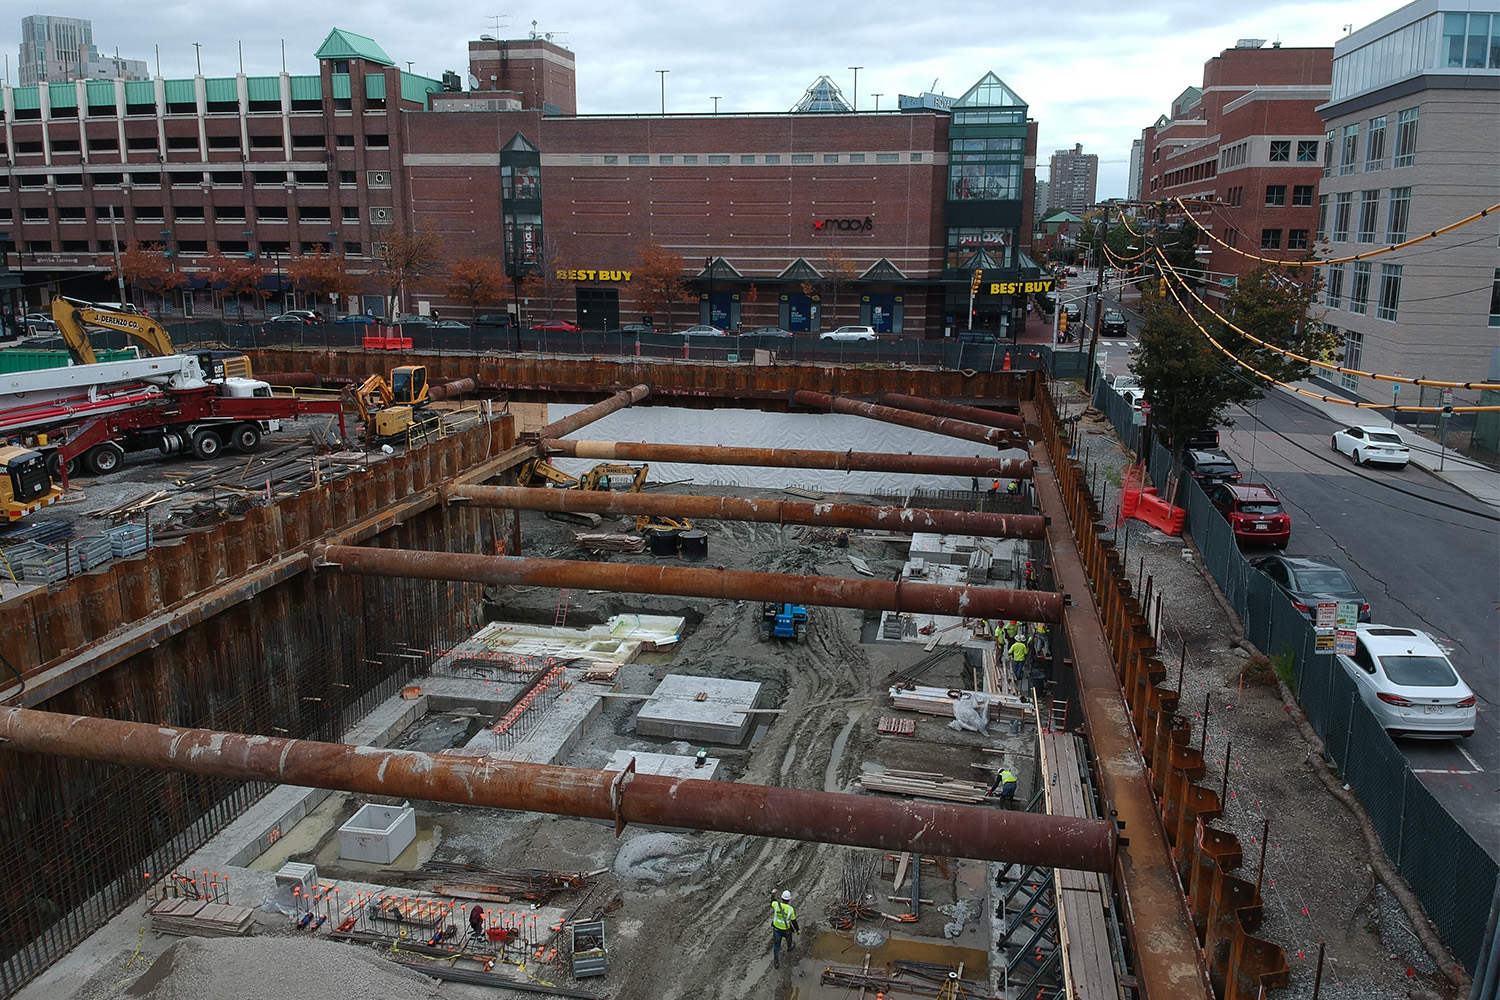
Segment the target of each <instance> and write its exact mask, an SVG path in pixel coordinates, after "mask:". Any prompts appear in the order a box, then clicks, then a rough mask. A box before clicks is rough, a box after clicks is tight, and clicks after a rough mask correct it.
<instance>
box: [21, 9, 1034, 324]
mask: <svg viewBox="0 0 1500 1000" xmlns="http://www.w3.org/2000/svg"><path fill="white" fill-rule="evenodd" d="M469 49H470V59H471V63H470V77H471V79H470V80H469V81H468V84H469V86H468V87H467V88H465V87H464V86H463V81H460V80H459V79H458V78H457V75H456V74H445V79H443V80H434V79H429V78H426V77H421V76H417V75H414V74H411V73H405V72H401V71H400V70H399V69H398V68H397V67H396V65H395V64H394V62H393V61H392V60H391V59H390V57H389V56H387V55H386V54H385V52H384V51H383V50H382V49H381V48H380V46H379V45H378V44H376V43H375V42H374V41H373V40H371V39H368V38H364V37H362V36H359V35H355V34H353V33H351V32H346V31H341V30H335V31H333V32H332V33H331V34H330V35H329V36H328V38H327V39H326V40H325V42H324V43H323V45H322V46H321V47H320V48H319V50H318V53H317V58H318V60H319V72H318V75H316V76H310V75H309V76H294V75H289V74H286V73H283V74H281V75H279V76H276V77H246V76H243V75H241V76H238V77H227V78H208V79H205V78H203V77H197V78H194V79H189V80H163V79H160V78H158V79H154V80H146V81H87V82H79V83H77V84H67V85H65V86H63V87H59V86H57V85H54V86H51V87H46V86H44V87H41V88H35V87H33V88H20V87H4V88H0V96H3V114H4V122H3V140H0V141H3V149H0V158H3V163H4V170H3V171H0V179H3V182H4V186H3V187H0V233H3V234H4V235H3V236H0V239H8V240H9V241H10V243H11V244H12V249H11V251H10V252H8V253H7V254H6V255H5V261H6V262H7V263H9V264H11V265H13V266H15V267H16V268H17V269H18V270H22V271H25V272H27V274H26V276H25V278H24V280H23V281H22V282H21V284H23V285H26V286H28V290H27V295H26V302H25V305H28V306H29V307H31V308H36V307H38V306H39V305H41V303H42V301H43V300H44V298H45V295H46V294H47V292H48V287H47V286H48V285H60V287H62V288H63V290H64V292H65V293H67V294H71V295H76V296H78V297H82V298H88V297H100V298H114V297H116V296H115V294H114V293H113V292H112V291H109V292H106V289H109V288H110V285H109V283H108V278H107V272H108V269H109V267H110V266H111V254H112V252H113V250H114V248H115V246H116V241H117V240H118V242H119V243H120V244H124V243H126V242H128V241H137V242H140V243H148V244H161V245H164V246H165V247H166V248H167V249H169V250H170V251H172V253H173V254H174V260H175V261H176V262H177V265H178V266H179V267H180V269H181V270H182V271H184V272H186V273H188V274H190V275H192V276H193V283H192V285H190V287H189V288H187V289H186V290H185V292H184V293H181V294H179V296H178V299H177V302H176V307H177V309H180V310H182V311H184V312H188V313H192V312H194V311H197V312H199V313H201V312H202V311H203V309H204V307H205V306H206V305H207V304H208V303H209V301H210V300H211V296H210V295H209V294H207V293H206V292H205V291H204V290H203V285H204V283H205V282H204V280H203V270H204V269H203V265H202V261H201V258H202V256H203V255H205V254H209V253H212V252H215V251H219V252H222V253H225V254H251V255H257V256H259V257H260V258H262V259H264V260H266V261H267V262H268V263H270V264H272V265H274V267H275V269H276V272H277V273H276V277H275V279H274V280H275V282H276V283H277V285H278V286H281V287H283V288H284V287H285V282H284V280H283V277H282V275H281V269H282V266H283V264H284V263H285V260H286V259H287V257H288V256H289V255H292V254H299V253H310V252H314V251H315V250H317V249H319V248H328V249H330V250H332V251H333V252H335V253H339V254H343V255H345V256H346V257H347V259H348V266H349V269H350V270H351V271H352V272H354V273H355V274H356V275H359V276H362V278H363V280H364V281H365V287H364V289H363V296H362V298H361V300H360V301H359V303H357V305H358V306H359V307H360V308H361V309H364V310H367V311H372V312H377V313H378V312H382V311H383V310H384V308H385V301H384V292H385V291H386V289H385V288H384V287H383V286H384V284H385V283H384V281H383V280H382V276H381V275H379V274H378V273H376V272H377V271H378V262H377V261H376V260H375V259H374V258H373V253H374V248H375V245H376V243H377V241H379V240H380V239H381V235H382V233H383V232H385V231H387V230H388V227H397V228H402V229H404V228H408V227H410V226H412V225H413V224H414V223H415V221H416V220H419V219H420V220H423V221H424V222H425V223H426V224H429V225H431V226H432V227H433V228H435V229H436V230H438V232H440V233H441V235H442V236H443V237H444V239H445V256H446V257H447V258H449V259H455V258H457V257H460V256H465V255H483V256H491V257H495V258H498V259H500V260H502V261H504V262H505V264H506V266H507V269H508V271H510V272H513V273H523V274H524V273H541V272H544V273H546V274H547V275H548V276H549V279H550V280H560V281H563V282H565V283H566V285H567V288H568V291H569V292H570V293H571V294H570V295H568V296H566V297H565V301H563V302H562V303H561V305H560V306H555V308H553V309H549V311H555V313H556V315H559V316H567V317H569V318H576V319H577V320H578V321H580V322H582V323H584V324H585V325H586V326H588V327H591V328H601V327H604V328H607V327H611V326H614V325H617V324H619V323H622V322H631V321H635V320H638V319H639V318H640V316H641V314H642V313H644V312H645V311H646V310H645V308H644V307H643V305H642V303H641V302H640V301H639V297H638V296H637V295H636V293H635V291H634V286H633V284H632V280H631V278H633V276H634V274H633V272H634V271H635V270H636V268H637V265H638V263H639V260H640V248H641V247H642V246H643V245H645V244H647V243H656V244H659V245H661V246H663V247H664V248H666V249H668V250H670V251H673V252H675V253H678V254H680V255H681V256H682V257H683V258H684V260H685V262H686V267H685V269H684V278H686V279H687V280H688V283H689V288H690V294H689V303H688V304H687V305H685V306H684V307H682V308H680V309H678V310H676V311H675V313H674V316H673V317H672V319H673V320H674V321H675V324H676V325H677V326H679V327H680V326H683V325H687V324H688V323H691V322H698V321H703V322H709V321H713V322H715V323H717V324H718V325H721V326H731V327H735V328H738V329H751V328H754V327H758V326H772V325H775V326H781V327H783V328H786V329H791V330H793V331H797V332H801V331H807V332H809V333H815V332H818V331H820V330H826V329H830V328H831V327H833V326H835V325H839V324H850V323H863V324H868V325H872V326H875V327H876V328H877V330H879V331H881V332H882V333H889V334H893V335H895V334H901V335H906V336H942V335H944V334H947V333H952V332H956V331H957V330H960V329H963V328H965V327H966V326H967V325H968V324H969V322H970V317H969V309H970V295H969V289H970V284H971V279H972V277H973V273H974V271H975V270H982V271H983V273H984V276H985V280H984V282H983V285H982V287H981V288H980V291H979V294H978V295H977V296H975V298H974V303H973V304H974V320H973V322H974V325H975V326H977V327H979V328H983V329H987V330H990V331H993V332H996V333H1000V334H1006V335H1008V334H1013V333H1014V331H1015V330H1016V329H1017V327H1018V326H1019V325H1021V324H1023V323H1024V322H1025V317H1026V310H1025V303H1026V299H1027V297H1028V293H1027V292H1026V291H1025V285H1024V284H1022V285H1021V286H1020V290H1016V289H1015V287H1014V283H1016V282H1025V281H1027V280H1032V279H1040V274H1039V272H1038V271H1037V270H1036V269H1035V265H1034V264H1033V263H1032V262H1031V260H1030V258H1029V256H1028V253H1027V251H1028V249H1029V242H1030V234H1031V222H1030V220H1031V217H1032V212H1033V202H1034V196H1035V165H1036V131H1037V126H1036V123H1035V122H1034V121H1031V120H1030V119H1029V118H1028V117H1027V108H1026V106H1025V104H1024V102H1022V101H1021V100H1020V98H1018V97H1017V96H1016V95H1015V94H1013V93H1012V92H1010V91H1009V89H1008V88H1006V87H1005V86H1004V84H1003V83H1001V82H1000V81H999V79H998V78H996V77H994V76H993V74H987V75H986V76H985V77H984V78H983V79H982V80H981V81H979V82H978V83H976V84H975V86H974V87H973V88H971V89H970V91H969V93H967V94H966V95H965V96H964V97H963V98H960V99H959V100H958V101H956V102H952V106H951V107H943V108H934V107H931V106H927V105H925V104H924V103H923V102H910V104H909V106H908V107H907V109H905V110H901V111H892V112H883V113H880V112H877V113H871V112H864V113H858V114H856V113H853V112H849V113H802V114H794V113H780V114H739V115H728V114H726V115H720V116H708V115H703V116H699V115H671V116H667V115H656V114H650V115H630V116H624V115H619V116H577V115H576V114H574V112H575V110H576V105H577V94H576V85H575V80H576V77H575V73H574V63H573V54H572V53H570V52H568V51H567V50H565V49H562V48H561V47H560V46H557V45H554V44H552V43H551V42H549V41H546V40H544V39H523V40H517V41H494V40H490V39H481V40H479V41H476V42H472V43H470V46H469ZM112 221H113V227H112V226H111V222H112ZM627 274H629V275H630V277H627V276H626V275H627ZM444 284H445V281H444V278H443V276H442V275H426V276H424V277H423V279H422V280H421V281H419V282H417V283H416V285H415V287H414V288H412V289H410V290H409V294H408V296H407V298H406V300H405V301H404V302H402V303H399V304H398V306H397V308H398V309H399V308H404V309H406V310H408V311H412V312H417V311H427V310H428V309H429V308H432V307H443V308H445V309H446V308H449V303H448V302H447V301H446V300H445V297H444V295H445V293H444ZM193 285H196V286H197V287H196V288H195V287H193ZM710 296H711V298H712V301H711V302H710ZM283 298H284V299H285V300H286V302H287V304H291V303H292V302H294V301H295V299H296V291H295V289H292V290H290V293H289V294H287V295H283V296H280V297H273V300H272V303H271V305H270V308H271V309H272V310H273V311H274V310H275V309H276V308H278V307H279V306H280V305H281V304H282V301H281V300H282V299H283ZM454 310H455V311H456V307H454ZM535 316H536V312H535V310H532V312H531V313H530V314H528V315H527V316H526V318H527V319H531V318H535ZM655 318H656V319H657V321H658V322H662V321H663V319H664V317H661V316H657V317H655Z"/></svg>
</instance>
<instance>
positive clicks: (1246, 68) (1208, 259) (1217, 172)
mask: <svg viewBox="0 0 1500 1000" xmlns="http://www.w3.org/2000/svg"><path fill="white" fill-rule="evenodd" d="M1261 44H1263V43H1260V42H1259V40H1250V41H1248V42H1242V43H1241V44H1240V46H1237V47H1235V48H1232V49H1226V50H1224V51H1223V52H1222V53H1220V54H1219V55H1217V56H1215V57H1214V58H1212V59H1210V60H1209V61H1208V62H1207V63H1206V64H1205V65H1204V68H1203V86H1202V87H1201V88H1189V89H1188V90H1187V91H1185V92H1184V94H1183V96H1182V97H1181V98H1179V100H1178V102H1177V103H1174V105H1173V115H1172V117H1171V118H1164V119H1162V120H1159V121H1158V122H1157V124H1156V125H1155V126H1153V127H1152V128H1148V129H1146V130H1145V132H1144V133H1142V138H1143V141H1144V147H1143V150H1142V154H1143V155H1142V168H1143V177H1142V184H1141V197H1142V198H1144V199H1147V200H1150V201H1163V200H1170V199H1173V198H1181V199H1183V200H1184V201H1185V202H1188V203H1189V208H1190V209H1192V211H1193V219H1194V222H1195V223H1196V224H1197V225H1199V226H1200V227H1201V228H1203V229H1205V230H1208V231H1209V232H1212V233H1213V234H1214V235H1215V236H1217V237H1218V238H1219V239H1221V240H1223V241H1224V242H1225V243H1227V244H1229V246H1231V247H1234V248H1236V249H1239V250H1243V251H1245V252H1246V253H1250V254H1261V255H1263V256H1266V257H1273V258H1277V259H1282V258H1285V259H1291V258H1295V257H1297V256H1300V255H1303V254H1306V253H1309V252H1311V250H1312V248H1313V241H1314V239H1315V232H1316V229H1317V185H1318V181H1319V180H1320V179H1321V178H1322V175H1323V170H1322V154H1323V124H1322V120H1321V119H1320V118H1319V117H1318V113H1317V107H1318V105H1319V104H1321V103H1323V102H1324V101H1326V100H1327V99H1328V93H1329V82H1330V79H1331V74H1332V68H1331V67H1332V58H1333V50H1332V49H1326V48H1308V49H1301V48H1298V49H1292V48H1280V47H1278V46H1273V47H1271V48H1262V47H1260V45H1261ZM1194 202H1196V203H1197V204H1193V203H1194ZM1180 215H1181V212H1180V211H1178V210H1177V209H1176V206H1175V205H1171V204H1169V206H1168V217H1169V218H1171V217H1175V216H1180ZM1205 242H1207V241H1205ZM1207 245H1208V246H1210V247H1212V253H1211V254H1209V255H1207V256H1205V257H1203V258H1202V260H1203V261H1204V264H1203V266H1204V270H1205V271H1206V272H1207V274H1206V275H1205V277H1207V278H1209V279H1211V280H1209V281H1208V282H1207V287H1208V288H1209V290H1210V293H1211V294H1222V292H1223V290H1224V289H1225V288H1227V287H1229V286H1230V285H1232V284H1233V281H1234V279H1235V278H1236V277H1237V276H1238V275H1241V274H1244V273H1246V272H1248V271H1250V270H1252V269H1253V268H1254V266H1255V262H1254V261H1252V260H1250V259H1249V258H1248V257H1246V256H1243V255H1241V254H1239V253H1235V252H1232V251H1229V250H1224V249H1222V248H1220V247H1217V246H1214V245H1213V244H1212V243H1207Z"/></svg>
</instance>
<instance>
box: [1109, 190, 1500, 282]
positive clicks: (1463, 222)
mask: <svg viewBox="0 0 1500 1000" xmlns="http://www.w3.org/2000/svg"><path fill="white" fill-rule="evenodd" d="M1172 200H1173V201H1175V202H1176V203H1177V207H1178V208H1180V209H1182V211H1183V213H1184V214H1185V215H1187V217H1188V218H1190V219H1191V218H1193V213H1192V210H1190V209H1189V208H1188V207H1187V205H1185V204H1183V201H1182V199H1181V198H1174V199H1172ZM1497 210H1500V204H1495V205H1491V206H1490V207H1489V208H1486V209H1481V210H1480V211H1478V212H1475V213H1474V214H1473V215H1471V216H1469V217H1468V218H1466V219H1460V220H1458V221H1457V222H1453V223H1450V224H1448V225H1446V226H1443V227H1442V228H1441V229H1434V230H1433V231H1432V232H1430V233H1426V234H1424V235H1422V236H1414V237H1412V238H1411V239H1409V240H1403V241H1402V242H1400V243H1391V244H1388V245H1386V246H1383V247H1377V248H1376V249H1374V250H1368V251H1366V252H1364V253H1357V254H1354V255H1353V256H1352V257H1337V258H1333V259H1330V260H1284V259H1278V258H1275V257H1262V256H1260V255H1259V254H1254V253H1248V252H1246V251H1244V250H1241V249H1239V248H1238V247H1232V246H1230V245H1229V244H1228V243H1225V242H1224V241H1223V240H1221V239H1219V237H1217V236H1215V235H1214V234H1213V233H1212V232H1210V231H1209V230H1207V229H1204V228H1203V227H1201V226H1200V227H1199V229H1200V231H1202V233H1203V234H1204V235H1205V236H1207V237H1208V238H1209V239H1211V240H1213V241H1214V243H1216V244H1218V245H1219V246H1221V247H1223V248H1224V249H1225V250H1228V251H1229V252H1230V253H1233V254H1238V255H1239V256H1241V257H1245V258H1248V259H1249V260H1254V261H1259V262H1260V263H1262V264H1279V265H1280V266H1282V267H1326V266H1327V265H1329V264H1347V263H1349V262H1350V261H1358V260H1368V259H1369V258H1371V257H1379V256H1381V255H1382V254H1388V253H1394V252H1395V251H1397V250H1403V249H1405V248H1406V247H1409V246H1415V245H1416V244H1418V243H1425V242H1427V241H1428V240H1431V239H1436V238H1437V237H1439V236H1442V235H1443V234H1444V233H1448V232H1452V231H1453V230H1455V229H1458V228H1459V227H1461V226H1467V225H1468V224H1469V223H1471V222H1477V221H1478V220H1480V219H1483V218H1487V217H1488V216H1489V215H1490V214H1491V213H1493V212H1495V211H1497ZM1122 214H1123V213H1122ZM1195 221H1196V220H1195Z"/></svg>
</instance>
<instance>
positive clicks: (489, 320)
mask: <svg viewBox="0 0 1500 1000" xmlns="http://www.w3.org/2000/svg"><path fill="white" fill-rule="evenodd" d="M474 325H475V326H488V327H499V326H515V325H516V318H515V316H513V315H511V314H510V313H485V314H484V315H483V316H480V317H479V318H478V319H476V320H475V321H474Z"/></svg>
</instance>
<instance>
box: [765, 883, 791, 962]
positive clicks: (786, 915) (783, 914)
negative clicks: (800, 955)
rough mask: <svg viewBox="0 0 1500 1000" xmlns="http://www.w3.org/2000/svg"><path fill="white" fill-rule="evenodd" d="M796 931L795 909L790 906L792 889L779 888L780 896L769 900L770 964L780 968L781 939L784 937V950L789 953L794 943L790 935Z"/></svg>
mask: <svg viewBox="0 0 1500 1000" xmlns="http://www.w3.org/2000/svg"><path fill="white" fill-rule="evenodd" d="M796 932H797V911H796V910H795V909H793V908H792V890H790V889H783V890H781V898H780V899H773V900H772V901H771V964H772V965H773V966H775V967H776V968H778V969H779V968H781V940H782V938H785V939H786V950H787V952H788V953H789V954H790V952H791V950H792V948H794V947H795V944H794V943H793V941H792V935H793V934H795V933H796Z"/></svg>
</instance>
